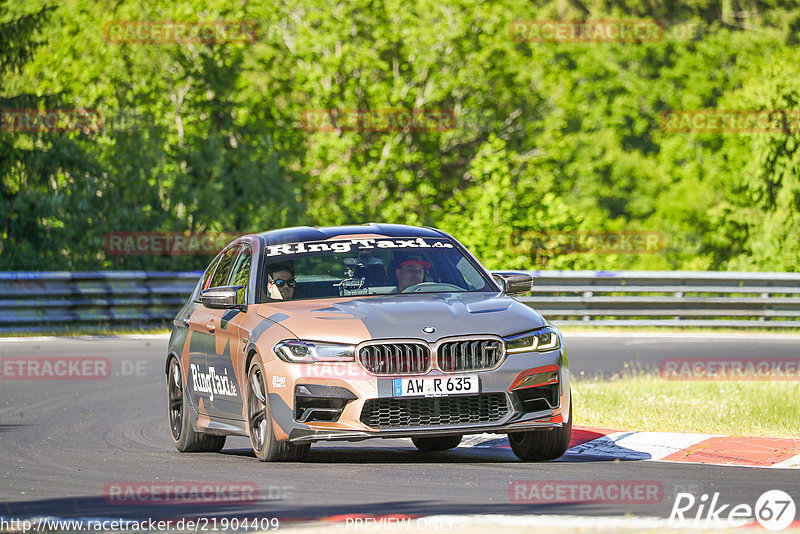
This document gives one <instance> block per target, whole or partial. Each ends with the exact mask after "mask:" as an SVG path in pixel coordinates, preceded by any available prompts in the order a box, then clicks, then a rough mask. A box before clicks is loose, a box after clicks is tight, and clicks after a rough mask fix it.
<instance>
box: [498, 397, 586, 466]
mask: <svg viewBox="0 0 800 534" xmlns="http://www.w3.org/2000/svg"><path fill="white" fill-rule="evenodd" d="M571 435H572V396H571V395H570V403H569V421H568V422H566V423H564V425H563V426H561V428H554V429H552V430H528V431H526V432H512V433H510V434H509V435H508V443H509V445H511V450H512V451H514V454H516V455H517V457H518V458H519V459H520V460H525V461H526V462H543V461H546V460H555V459H557V458H561V457H562V456H564V453H565V452H567V449H568V448H569V439H570V436H571Z"/></svg>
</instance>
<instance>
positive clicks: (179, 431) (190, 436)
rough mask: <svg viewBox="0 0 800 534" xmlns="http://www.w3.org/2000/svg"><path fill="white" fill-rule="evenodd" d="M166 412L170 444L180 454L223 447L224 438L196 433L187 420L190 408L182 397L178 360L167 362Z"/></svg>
mask: <svg viewBox="0 0 800 534" xmlns="http://www.w3.org/2000/svg"><path fill="white" fill-rule="evenodd" d="M167 412H168V416H169V430H170V435H171V436H172V443H174V444H175V448H177V449H178V450H179V451H181V452H219V451H221V450H222V447H224V446H225V436H215V435H213V434H204V433H202V432H197V431H196V430H195V429H194V428H192V422H191V421H190V420H189V414H190V413H191V407H190V406H189V402H188V400H187V398H186V395H184V390H183V374H181V366H180V364H179V363H178V359H177V358H175V357H172V358H171V359H170V361H169V372H168V374H167Z"/></svg>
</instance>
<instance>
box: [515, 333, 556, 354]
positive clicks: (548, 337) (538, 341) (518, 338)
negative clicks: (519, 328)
mask: <svg viewBox="0 0 800 534" xmlns="http://www.w3.org/2000/svg"><path fill="white" fill-rule="evenodd" d="M504 339H505V341H506V352H507V353H508V354H514V353H515V352H531V351H538V352H548V351H551V350H556V349H557V348H558V347H559V346H560V345H559V342H558V333H557V332H556V330H555V329H554V328H552V327H550V326H546V327H544V328H540V329H539V330H534V331H533V332H525V333H524V334H517V335H515V336H509V337H507V338H504Z"/></svg>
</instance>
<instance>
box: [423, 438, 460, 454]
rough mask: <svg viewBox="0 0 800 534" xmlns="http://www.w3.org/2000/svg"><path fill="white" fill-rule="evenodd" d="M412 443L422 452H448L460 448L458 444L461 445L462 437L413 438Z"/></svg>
mask: <svg viewBox="0 0 800 534" xmlns="http://www.w3.org/2000/svg"><path fill="white" fill-rule="evenodd" d="M411 441H412V442H413V443H414V446H415V447H416V448H418V449H419V450H421V451H446V450H448V449H454V448H456V447H458V444H459V443H461V436H434V437H429V438H411Z"/></svg>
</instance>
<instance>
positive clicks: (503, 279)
mask: <svg viewBox="0 0 800 534" xmlns="http://www.w3.org/2000/svg"><path fill="white" fill-rule="evenodd" d="M492 278H494V281H495V282H497V285H499V286H500V289H502V290H503V293H505V294H506V295H524V294H525V293H530V292H531V289H532V288H533V277H532V276H531V275H529V274H526V273H492Z"/></svg>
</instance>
